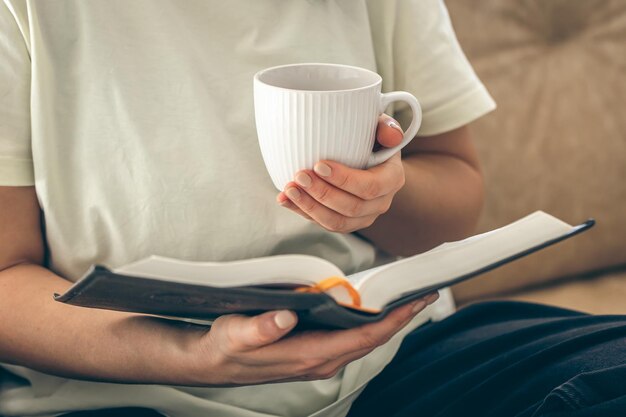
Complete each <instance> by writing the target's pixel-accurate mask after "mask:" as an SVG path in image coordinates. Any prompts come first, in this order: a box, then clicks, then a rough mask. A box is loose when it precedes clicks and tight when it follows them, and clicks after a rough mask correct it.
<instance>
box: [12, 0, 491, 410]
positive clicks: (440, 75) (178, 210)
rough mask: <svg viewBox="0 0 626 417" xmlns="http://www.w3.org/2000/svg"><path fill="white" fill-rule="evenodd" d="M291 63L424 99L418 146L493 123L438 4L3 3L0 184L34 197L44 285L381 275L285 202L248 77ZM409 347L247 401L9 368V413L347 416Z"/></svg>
mask: <svg viewBox="0 0 626 417" xmlns="http://www.w3.org/2000/svg"><path fill="white" fill-rule="evenodd" d="M295 62H334V63H341V64H349V65H356V66H361V67H365V68H369V69H372V70H375V71H377V72H379V73H380V74H381V75H382V76H383V79H384V83H383V89H384V90H385V91H391V90H405V91H409V92H412V93H413V94H414V95H415V96H416V97H417V98H418V99H419V101H420V103H421V104H422V107H423V109H424V116H423V119H424V121H423V125H422V128H421V130H420V132H419V134H420V135H422V136H423V135H432V134H436V133H440V132H445V131H448V130H451V129H454V128H456V127H459V126H462V125H464V124H466V123H468V122H470V121H472V120H474V119H476V118H477V117H479V116H481V115H483V114H485V113H487V112H488V111H490V110H492V109H493V108H494V103H493V100H492V99H491V97H490V96H489V94H488V93H487V91H486V90H485V88H484V86H483V85H482V84H481V82H480V81H479V80H478V79H477V77H476V75H475V74H474V72H473V70H472V68H471V67H470V65H469V63H468V62H467V60H466V59H465V57H464V55H463V53H462V51H461V49H460V48H459V46H458V44H457V41H456V39H455V35H454V32H453V30H452V28H451V25H450V21H449V18H448V15H447V12H446V10H445V7H444V5H443V3H442V2H441V1H439V0H414V1H411V0H406V1H402V0H397V1H388V0H385V1H383V0H378V1H369V2H368V1H365V0H353V1H344V0H334V1H332V0H327V1H323V0H290V1H283V0H259V1H246V0H229V1H217V0H186V1H184V2H174V1H165V0H161V1H155V0H152V1H149V0H134V1H126V0H107V1H104V0H102V1H89V2H87V1H80V0H59V1H26V0H4V3H2V2H0V185H33V184H34V185H35V186H36V190H37V196H38V199H39V203H40V205H41V208H42V209H43V212H44V215H45V232H46V238H47V244H48V248H49V253H50V255H49V258H48V260H47V261H48V266H49V267H50V269H52V270H53V271H55V272H56V273H58V274H59V275H61V276H63V277H65V278H67V279H69V280H76V279H78V278H79V277H80V276H81V275H82V274H83V273H84V272H85V270H86V269H87V267H88V266H89V265H91V264H93V263H100V264H104V265H108V266H110V267H116V266H119V265H122V264H125V263H128V262H131V261H134V260H136V259H139V258H142V257H144V256H147V255H151V254H158V255H163V256H170V257H176V258H184V259H190V260H206V261H209V260H214V261H220V260H221V261H226V260H233V259H242V258H250V257H258V256H265V255H272V254H280V253H306V254H312V255H317V256H320V257H323V258H326V259H328V260H330V261H331V262H333V263H335V264H336V265H338V266H339V267H340V268H342V269H343V270H344V271H345V272H346V273H351V272H354V271H357V270H360V269H363V268H367V267H370V266H372V265H373V263H374V262H375V258H376V250H375V249H374V248H373V247H372V246H371V245H370V244H369V243H367V242H366V241H364V240H361V239H359V238H358V237H357V236H356V235H351V234H338V233H331V232H328V231H326V230H324V229H323V228H321V227H319V226H317V225H315V224H313V223H311V222H309V221H306V220H304V219H303V218H301V217H300V216H298V215H296V214H294V213H292V212H291V211H289V210H286V209H284V208H282V207H280V206H278V205H277V204H276V202H275V196H276V190H275V189H274V188H273V185H272V182H271V180H270V178H269V175H268V174H267V172H266V170H265V167H264V165H263V160H262V157H261V153H260V150H259V147H258V144H257V138H256V132H255V127H254V126H255V124H254V116H253V103H252V76H253V74H254V73H255V72H257V71H258V70H260V69H262V68H266V67H270V66H275V65H280V64H286V63H295ZM398 110H399V111H400V112H402V111H404V110H403V109H398ZM401 116H402V115H399V117H401ZM418 140H419V139H418ZM428 317H429V313H428V312H426V313H424V314H421V315H420V316H418V318H416V321H415V323H414V324H413V326H411V327H410V328H413V327H415V326H416V325H417V324H419V323H423V322H424V321H426V320H427V319H428ZM408 330H409V328H407V330H406V331H408ZM401 336H402V335H399V336H398V337H396V338H394V339H393V340H392V341H391V342H389V343H388V344H386V345H385V346H383V347H381V348H379V349H377V350H376V351H375V352H373V353H372V354H370V355H368V356H367V357H365V358H364V359H362V360H360V361H356V362H354V363H352V364H350V365H348V366H347V367H346V368H345V370H344V372H342V373H340V374H338V375H337V376H336V377H334V378H332V379H330V380H324V381H314V382H299V383H284V384H269V385H261V386H249V387H238V388H182V387H168V386H149V385H130V386H127V385H122V384H105V383H95V382H84V381H74V380H68V379H64V378H57V377H53V376H47V375H44V374H41V373H38V372H35V371H32V370H29V369H27V368H22V367H15V366H8V365H6V366H5V367H6V368H7V369H10V370H11V371H12V372H14V373H15V374H19V375H21V376H23V377H25V378H26V379H27V380H29V381H30V383H29V384H28V385H21V386H19V388H15V389H7V388H5V389H4V390H2V392H0V414H3V415H35V414H37V415H44V414H50V415H53V414H54V413H58V412H62V411H67V410H73V409H81V408H82V409H87V408H102V407H114V406H131V405H133V406H145V407H152V408H156V409H158V410H159V411H161V412H164V413H167V414H169V415H171V416H176V417H186V416H198V415H219V416H222V417H223V416H300V415H310V414H313V413H316V412H318V414H316V415H320V416H321V415H324V416H341V415H344V414H345V413H346V412H347V409H348V407H349V405H350V403H351V401H352V400H353V399H354V397H355V396H356V395H357V394H358V392H359V390H360V389H361V388H362V386H363V385H364V384H365V383H366V382H367V381H368V380H369V379H371V377H372V376H373V375H375V374H376V373H377V372H379V371H380V370H381V369H382V368H383V367H384V365H385V364H386V363H387V362H389V361H390V360H391V358H392V356H393V354H394V353H395V351H396V349H397V347H398V345H399V342H400V340H401Z"/></svg>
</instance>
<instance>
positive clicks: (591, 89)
mask: <svg viewBox="0 0 626 417" xmlns="http://www.w3.org/2000/svg"><path fill="white" fill-rule="evenodd" d="M447 5H448V8H449V11H450V15H451V18H452V21H453V23H454V26H455V28H456V31H457V35H458V37H459V41H460V43H461V45H462V46H463V48H464V50H465V52H466V54H467V56H468V58H469V60H470V61H471V62H472V64H473V65H474V67H475V69H476V71H477V73H478V75H479V76H480V78H481V79H482V80H483V82H484V83H485V84H486V86H487V88H488V89H489V90H490V92H491V93H492V95H493V96H494V98H495V99H496V101H497V102H498V105H499V108H498V110H497V111H496V112H494V113H492V114H491V115H489V116H487V117H485V118H483V119H481V120H479V121H478V122H477V123H475V124H474V126H473V134H474V137H475V139H476V142H477V146H478V148H479V152H480V155H481V158H482V161H483V164H484V171H485V177H486V187H487V200H486V205H485V210H484V215H483V217H482V219H481V222H480V225H479V229H480V231H485V230H489V229H492V228H495V227H498V226H501V225H504V224H506V223H509V222H510V221H512V220H515V219H517V218H519V217H522V216H524V215H526V214H528V213H529V212H532V211H534V210H537V209H541V210H544V211H547V212H549V213H552V214H554V215H556V216H558V217H560V218H562V219H564V220H566V221H568V222H570V223H578V222H581V221H583V220H585V219H586V218H588V217H594V218H596V220H597V225H596V227H595V228H594V229H593V230H592V231H590V232H588V233H586V234H585V235H583V236H580V237H577V238H575V239H572V240H570V241H568V242H564V243H562V244H559V245H557V246H555V247H553V248H550V249H548V250H545V251H543V252H542V253H540V254H536V255H533V256H531V257H529V258H527V259H524V260H521V261H518V262H516V263H514V264H511V265H510V266H507V267H504V268H501V269H500V270H497V271H494V272H492V273H489V274H487V275H485V276H484V277H482V278H480V279H477V280H473V281H471V282H468V283H465V284H462V285H460V286H458V287H457V288H455V293H456V295H457V297H458V298H460V299H461V300H463V299H470V298H473V297H476V296H480V295H482V294H493V293H498V292H501V291H505V290H512V289H515V288H519V287H522V286H525V285H529V284H535V283H537V282H542V281H546V280H551V279H554V278H557V277H563V276H568V275H574V274H579V273H581V272H586V271H590V270H595V269H601V268H606V267H608V266H612V265H616V264H623V263H626V250H624V248H625V247H626V218H625V214H626V114H625V111H626V110H625V103H626V77H625V75H626V42H625V41H624V39H625V38H626V7H624V6H625V4H624V2H623V0H596V1H594V0H588V1H571V0H506V1H505V0H448V1H447Z"/></svg>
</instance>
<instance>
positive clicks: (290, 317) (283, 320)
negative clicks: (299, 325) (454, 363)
mask: <svg viewBox="0 0 626 417" xmlns="http://www.w3.org/2000/svg"><path fill="white" fill-rule="evenodd" d="M295 322H296V316H295V314H293V313H291V312H290V311H287V310H281V311H279V312H278V313H276V315H275V316H274V323H276V326H278V328H279V329H286V328H288V327H291V326H293V325H294V324H295Z"/></svg>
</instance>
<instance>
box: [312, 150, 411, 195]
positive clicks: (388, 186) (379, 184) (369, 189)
mask: <svg viewBox="0 0 626 417" xmlns="http://www.w3.org/2000/svg"><path fill="white" fill-rule="evenodd" d="M313 170H314V171H315V173H316V174H317V175H318V176H319V177H320V178H321V179H323V180H324V181H326V182H328V183H329V184H332V185H334V186H335V187H337V188H339V189H341V190H344V191H346V192H348V193H350V194H353V195H355V196H357V197H360V198H362V199H364V200H373V199H376V198H378V197H382V196H383V195H386V194H390V193H395V192H397V191H398V190H399V189H400V188H402V186H404V167H403V166H402V160H401V159H400V155H399V154H396V155H394V156H393V157H392V158H390V159H389V160H387V161H385V162H383V163H382V164H380V165H377V166H375V167H373V168H370V169H368V170H361V169H354V168H350V167H347V166H345V165H343V164H340V163H338V162H334V161H320V162H318V163H317V164H315V166H314V167H313Z"/></svg>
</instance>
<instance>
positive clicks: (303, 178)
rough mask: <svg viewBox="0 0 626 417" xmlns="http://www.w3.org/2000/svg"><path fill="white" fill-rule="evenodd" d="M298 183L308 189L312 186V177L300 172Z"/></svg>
mask: <svg viewBox="0 0 626 417" xmlns="http://www.w3.org/2000/svg"><path fill="white" fill-rule="evenodd" d="M296 183H297V184H298V185H300V186H301V187H304V188H308V187H310V186H311V177H309V176H308V175H307V174H306V173H305V172H298V173H297V174H296Z"/></svg>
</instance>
